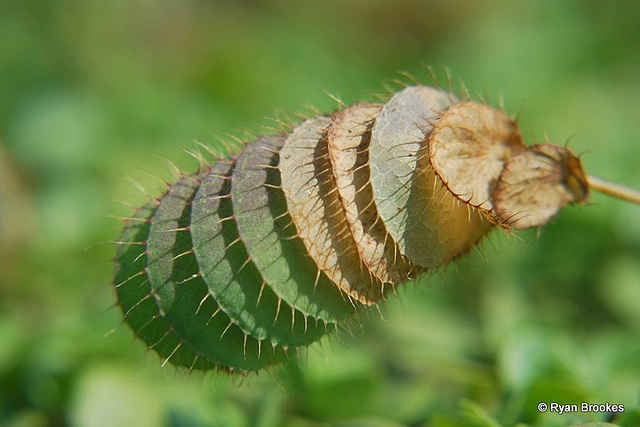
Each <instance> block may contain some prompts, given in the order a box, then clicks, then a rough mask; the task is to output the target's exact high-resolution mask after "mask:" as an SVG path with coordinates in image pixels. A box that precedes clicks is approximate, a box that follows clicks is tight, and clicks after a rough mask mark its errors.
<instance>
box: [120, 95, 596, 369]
mask: <svg viewBox="0 0 640 427" xmlns="http://www.w3.org/2000/svg"><path fill="white" fill-rule="evenodd" d="M586 197H587V185H586V180H585V176H584V173H583V171H582V168H581V166H580V162H579V160H578V158H577V157H576V156H575V155H573V154H572V153H571V152H570V151H568V150H567V149H566V148H561V147H557V146H554V145H551V144H548V143H544V144H538V145H534V146H531V147H527V146H526V145H525V144H524V142H523V140H522V136H521V134H520V132H519V130H518V127H517V125H516V123H515V122H514V121H513V120H511V119H510V118H509V117H508V116H507V115H506V114H505V113H504V112H502V111H500V110H496V109H493V108H491V107H489V106H487V105H485V104H482V103H476V102H471V101H459V100H458V99H457V98H456V97H455V96H453V95H451V94H449V93H446V92H444V91H442V90H440V89H436V88H431V87H426V86H412V87H407V88H406V89H404V90H402V91H400V92H398V93H396V94H395V95H394V96H392V97H391V98H390V99H389V100H388V102H386V103H385V104H357V105H355V106H352V107H348V108H345V109H343V110H341V111H338V112H336V113H334V114H331V115H329V116H322V117H316V118H310V119H308V120H305V121H304V122H303V123H301V124H300V125H299V126H297V127H296V128H295V129H293V131H292V132H291V133H289V134H288V135H277V136H269V137H261V138H258V139H257V140H256V141H253V142H250V143H248V144H246V145H245V146H244V148H243V150H242V152H241V153H239V154H237V155H234V156H231V157H230V158H229V159H224V160H220V161H217V162H215V163H213V164H211V165H208V166H206V167H202V168H201V170H200V171H198V172H197V173H195V174H191V175H185V176H182V177H181V179H180V180H179V181H178V182H176V183H175V184H173V185H171V186H170V187H169V189H168V190H167V191H166V193H165V194H163V195H162V196H161V197H159V198H158V199H157V200H155V201H152V202H149V203H148V204H147V205H145V206H144V207H143V208H141V209H140V210H138V212H137V213H136V214H135V215H134V216H133V217H132V218H130V219H128V220H127V221H126V225H125V229H124V231H123V233H122V236H121V238H120V241H119V243H120V244H119V246H118V250H117V254H116V267H115V280H114V284H115V288H116V293H117V298H118V304H119V305H120V307H121V309H122V311H123V313H124V318H125V321H126V323H127V324H128V325H129V326H130V327H131V328H132V329H133V331H134V332H135V334H136V335H137V336H138V337H139V338H140V339H141V340H143V341H144V342H145V343H146V344H147V346H148V347H149V348H151V349H153V350H154V351H156V352H157V353H158V354H159V355H160V356H161V357H162V358H163V359H164V360H165V362H171V363H173V364H174V365H178V366H185V367H188V368H190V369H201V370H208V369H222V370H226V371H239V372H249V371H258V370H260V369H262V368H265V367H268V366H271V365H275V364H278V363H281V362H283V361H284V360H286V359H287V358H288V357H290V355H291V354H295V353H297V351H298V350H299V349H300V348H304V347H306V346H308V345H310V344H311V343H313V342H315V341H318V340H319V339H320V338H322V337H323V336H324V335H326V334H330V333H331V332H332V331H333V330H335V329H336V328H337V327H340V326H341V325H342V324H343V322H345V321H347V320H348V319H349V318H350V317H352V316H353V315H354V313H356V312H357V311H358V310H362V309H366V308H367V307H370V306H372V305H375V304H377V303H378V302H380V301H381V300H383V299H384V298H385V297H386V295H387V293H388V292H389V291H390V290H392V289H393V288H394V287H395V286H398V285H400V284H401V283H403V282H406V281H409V280H412V279H414V278H416V277H417V276H418V275H420V274H421V273H423V272H425V271H427V270H428V269H432V268H436V267H438V266H441V265H444V264H446V263H448V262H450V261H451V260H453V259H455V258H457V257H459V256H461V255H462V254H464V253H466V252H468V251H469V250H470V249H471V248H473V247H474V246H475V245H476V244H478V242H479V241H480V240H481V239H482V237H483V236H485V235H486V234H487V233H488V232H489V230H490V229H491V228H492V227H494V226H495V225H497V226H499V227H503V228H527V227H534V226H541V225H544V224H546V223H547V222H548V221H549V219H551V218H552V217H553V216H554V215H555V214H556V213H557V212H558V211H559V210H560V209H561V208H562V207H564V206H565V205H566V204H567V203H572V202H583V201H584V200H585V199H586ZM292 352H293V353H292Z"/></svg>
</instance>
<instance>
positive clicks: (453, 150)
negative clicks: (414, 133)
mask: <svg viewBox="0 0 640 427" xmlns="http://www.w3.org/2000/svg"><path fill="white" fill-rule="evenodd" d="M523 149H525V144H524V141H523V139H522V134H521V133H520V130H519V129H518V125H517V124H516V123H515V122H514V121H513V120H511V119H510V118H509V117H508V116H507V115H506V114H505V113H504V112H503V111H500V110H496V109H494V108H491V107H489V106H488V105H485V104H480V103H477V102H460V103H457V104H454V105H452V106H451V107H449V108H448V109H447V111H445V112H444V113H443V114H442V116H441V118H440V119H439V120H437V121H436V122H435V125H434V129H433V132H431V134H430V136H429V158H430V159H431V164H432V165H433V169H434V170H435V171H436V173H437V174H438V176H439V177H440V178H441V179H442V181H443V182H444V184H445V185H446V186H447V188H448V189H449V191H451V192H452V193H453V194H454V195H455V196H456V197H458V198H459V199H460V200H462V201H464V202H465V203H468V204H470V205H471V206H475V207H477V208H481V209H483V210H485V211H490V210H491V209H492V208H493V203H492V201H491V193H492V191H493V187H494V186H495V184H496V182H497V180H498V177H499V176H500V173H502V170H503V169H504V163H505V162H506V161H507V160H508V159H509V157H511V156H512V155H513V153H517V152H519V151H521V150H523Z"/></svg>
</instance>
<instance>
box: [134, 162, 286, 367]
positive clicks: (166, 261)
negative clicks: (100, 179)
mask: <svg viewBox="0 0 640 427" xmlns="http://www.w3.org/2000/svg"><path fill="white" fill-rule="evenodd" d="M230 169H231V168H230V165H228V164H222V163H217V164H215V165H213V166H212V167H211V168H210V169H209V170H205V171H203V172H201V173H199V174H196V175H189V176H185V177H183V178H182V179H180V180H179V181H178V182H177V183H176V184H174V185H173V186H171V188H170V189H169V191H168V192H167V194H165V195H164V196H163V197H162V198H161V200H160V204H159V206H158V209H157V210H156V212H155V213H154V215H153V216H152V218H151V229H150V235H149V240H148V256H147V258H148V267H147V271H148V275H149V280H150V282H151V288H152V292H153V294H154V297H155V299H156V301H157V303H158V307H159V309H160V312H161V313H162V316H163V317H164V319H166V321H167V323H168V325H169V330H171V331H175V332H176V334H178V335H179V336H180V337H181V339H182V342H183V343H184V344H185V345H188V346H189V347H192V348H195V349H197V350H198V351H199V353H200V354H201V355H202V356H204V357H206V358H207V359H208V360H210V361H212V362H213V363H215V364H217V365H220V366H224V367H227V368H230V369H234V370H241V371H257V370H259V369H262V368H264V367H266V366H269V365H271V364H274V363H278V362H281V361H283V360H285V359H286V357H287V356H286V354H285V351H284V350H283V349H281V348H274V349H272V348H271V347H269V348H266V349H263V348H262V344H261V341H259V340H257V339H256V338H254V337H253V336H252V335H250V334H248V333H247V332H245V331H243V330H242V329H241V328H240V327H238V326H237V325H236V324H235V322H234V321H233V319H231V318H230V317H229V316H227V315H225V313H223V312H222V311H221V310H220V309H219V308H220V307H219V304H218V301H217V300H216V299H215V298H214V297H213V296H212V295H211V294H210V293H209V288H208V287H207V284H206V283H205V281H204V280H203V271H202V269H201V266H200V265H199V264H198V262H197V259H196V257H195V256H194V249H193V239H192V234H193V232H192V225H193V224H192V219H191V213H192V204H193V201H194V197H195V196H196V191H199V189H202V187H203V185H204V182H203V181H202V180H203V179H205V180H206V179H207V178H208V177H210V176H216V177H217V181H218V184H219V185H220V187H221V191H224V188H225V186H226V188H227V191H228V179H224V177H225V176H227V177H228V176H229V174H230Z"/></svg>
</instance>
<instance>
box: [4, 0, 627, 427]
mask: <svg viewBox="0 0 640 427" xmlns="http://www.w3.org/2000/svg"><path fill="white" fill-rule="evenodd" d="M639 17H640V10H639V9H638V6H637V5H636V3H635V2H630V1H629V2H625V1H623V2H617V3H615V4H609V3H606V2H591V3H588V4H585V3H584V2H577V1H568V2H550V1H549V2H509V3H505V2H494V1H491V2H472V1H463V2H447V1H436V2H418V1H413V0H401V1H398V2H388V1H382V0H373V1H370V2H339V1H337V0H331V1H328V2H310V3H309V4H308V5H305V7H301V6H300V2H294V1H293V0H284V1H281V2H276V1H258V2H196V1H185V2H181V3H180V4H171V5H170V4H168V3H167V4H165V3H163V2H155V3H153V4H151V3H149V2H141V1H135V0H134V1H127V2H125V1H116V2H59V1H58V2H55V1H50V0H49V1H47V0H40V1H37V0H31V1H13V0H9V1H4V2H0V178H1V179H0V338H1V342H2V345H0V424H2V425H8V426H44V425H69V424H70V425H78V426H85V425H101V426H105V425H118V426H120V425H142V426H144V425H146V426H159V425H176V426H177V425H180V426H186V425H207V426H209V425H235V426H242V425H262V426H276V425H309V426H313V425H319V424H322V423H327V422H330V423H336V424H340V423H342V424H352V425H353V424H362V425H435V426H445V425H447V426H451V425H460V426H463V425H491V423H492V421H495V422H496V423H498V424H500V425H515V424H517V423H524V424H527V425H539V426H560V425H566V424H571V423H573V424H579V423H586V422H605V421H607V420H609V418H608V416H607V415H606V414H603V413H592V414H583V413H575V414H563V415H559V414H557V413H551V412H546V413H544V414H541V413H539V412H538V411H537V409H536V405H537V403H538V402H540V401H547V402H549V401H552V400H555V401H558V402H560V403H578V402H580V401H582V400H584V401H587V402H590V403H604V402H610V403H623V404H625V408H627V409H626V410H625V412H624V413H623V414H620V415H618V416H617V417H615V418H614V419H613V420H612V422H613V423H616V424H619V425H626V426H634V425H638V420H639V419H640V412H639V411H638V409H637V408H638V394H639V388H638V384H640V356H639V354H640V353H639V352H640V350H639V344H638V343H639V342H640V323H639V322H640V320H639V318H638V313H640V305H639V304H640V302H639V301H640V299H639V298H638V297H637V295H638V283H640V270H639V268H638V265H639V263H640V261H639V257H638V254H639V253H640V222H639V218H640V216H639V215H638V210H637V207H634V206H625V205H623V204H622V203H621V202H617V201H613V200H611V199H608V198H605V197H603V196H597V195H594V196H593V197H592V199H591V201H592V204H591V206H587V207H582V208H571V209H568V210H566V211H565V212H563V213H562V215H561V216H560V217H558V218H557V219H556V220H555V221H554V222H553V223H552V224H551V225H550V226H549V227H547V228H545V229H544V230H543V231H542V232H541V233H540V235H539V236H536V234H535V232H525V233H521V234H520V236H521V240H524V242H522V241H519V240H520V239H513V238H511V239H510V238H504V237H501V236H498V235H497V234H496V235H495V236H493V237H492V238H491V239H490V240H491V241H492V242H494V244H490V243H489V244H485V245H483V248H482V254H480V255H479V254H477V253H472V254H470V255H469V257H467V258H466V259H465V260H462V261H461V262H459V263H458V264H456V265H455V266H452V267H450V268H448V269H447V270H446V271H442V272H441V273H437V274H435V275H434V276H433V277H431V278H430V279H429V281H428V282H427V283H425V284H417V285H415V286H412V287H410V288H409V289H407V290H404V291H401V292H399V294H400V295H398V296H397V297H394V298H392V301H390V302H389V303H388V304H386V306H385V307H383V308H382V312H383V315H384V318H385V319H387V320H386V321H382V320H381V319H379V318H378V317H377V316H375V315H371V316H366V317H365V318H363V319H361V320H359V321H358V323H360V322H362V323H363V324H364V329H365V330H366V333H364V334H358V333H356V335H357V336H356V337H355V339H354V338H352V337H350V336H349V335H348V334H345V333H343V332H341V331H338V337H339V339H340V342H339V343H335V342H326V343H323V346H322V347H321V348H318V349H316V350H313V351H310V352H309V354H308V357H307V359H308V360H309V361H308V363H307V362H306V361H302V362H301V363H299V364H293V366H289V367H288V370H287V371H286V372H284V373H278V374H277V375H276V376H277V379H274V377H273V376H272V375H269V374H263V375H260V376H259V377H251V378H248V379H246V380H245V383H247V384H240V385H239V384H238V382H239V380H238V379H229V378H227V377H226V376H225V375H224V374H223V375H214V374H208V375H206V376H204V378H202V377H201V376H200V374H192V375H191V376H190V377H189V378H187V379H185V378H184V377H185V375H186V369H185V370H184V371H178V373H179V374H177V375H176V374H174V369H173V368H166V367H165V368H164V369H160V368H159V367H158V366H159V364H160V363H158V361H157V360H156V359H158V358H157V357H156V356H155V354H154V353H152V352H145V349H144V345H143V344H142V343H139V342H135V341H134V342H133V343H132V341H133V339H132V334H131V332H130V331H129V329H128V328H126V327H125V326H123V325H122V324H121V319H120V313H119V312H118V310H117V309H109V306H110V305H111V304H113V302H114V295H113V292H112V289H111V287H110V285H109V283H108V282H109V281H110V280H111V276H112V268H113V267H112V265H111V264H110V263H105V262H104V261H105V260H108V259H110V258H112V257H113V256H114V254H115V249H114V247H113V245H111V244H105V245H98V246H94V245H93V244H94V243H95V242H97V241H111V240H115V239H117V238H118V236H119V230H120V228H121V223H119V222H117V221H111V220H110V219H108V218H107V219H105V218H103V217H102V216H103V214H104V213H105V212H112V213H114V214H116V215H118V216H123V217H129V216H131V215H133V212H132V209H130V208H127V207H120V206H119V205H117V204H115V203H113V202H111V200H112V199H114V198H122V197H123V196H122V195H123V194H124V195H131V196H130V197H127V201H128V202H131V203H132V204H134V205H143V204H144V203H145V202H146V201H147V197H146V196H142V197H140V196H135V190H133V189H132V186H131V185H130V184H129V183H128V182H127V179H126V177H127V176H133V177H134V178H135V180H136V181H139V182H140V183H141V184H142V186H144V187H145V188H149V189H150V191H151V192H152V193H153V195H154V196H157V195H158V194H160V192H161V191H164V188H163V187H159V186H158V185H157V182H156V181H155V179H154V178H149V177H148V175H147V174H146V172H149V174H150V175H154V176H160V177H161V178H162V179H164V180H167V181H171V182H173V181H175V180H176V178H175V177H171V176H170V174H169V173H167V172H166V168H165V167H164V165H163V162H162V161H161V160H159V159H157V158H155V157H154V156H153V155H152V154H160V155H162V156H163V157H167V158H170V159H172V161H174V162H176V163H177V165H178V167H179V168H180V169H181V170H186V171H194V170H195V169H196V167H197V166H196V165H194V164H193V163H189V160H188V159H189V158H188V156H186V155H185V154H184V153H183V152H182V151H181V149H180V147H185V146H186V147H190V146H191V142H190V141H191V140H192V139H194V138H195V139H200V140H202V141H204V142H205V143H207V144H211V145H216V144H217V140H216V138H214V137H212V136H211V134H210V132H211V131H214V132H222V133H226V132H233V131H234V129H237V128H242V129H248V130H250V131H253V132H261V130H260V125H264V124H267V125H268V124H269V123H270V121H268V120H266V119H265V120H262V118H263V117H273V116H274V115H275V113H274V111H275V110H278V109H282V110H288V111H297V110H298V108H299V106H300V105H302V104H303V102H304V101H305V100H308V101H309V102H311V103H312V104H313V105H315V106H317V107H318V108H319V109H320V110H322V111H330V110H331V109H332V108H334V105H335V104H334V101H332V100H331V99H330V98H329V97H327V96H326V95H325V94H324V93H323V91H324V90H326V91H329V92H331V93H336V92H337V93H339V94H340V95H341V96H342V98H343V100H344V101H345V102H347V103H352V102H353V101H354V100H356V99H359V98H360V97H363V96H365V97H366V96H367V95H368V94H371V93H372V92H376V91H381V82H382V83H384V82H385V81H386V80H385V79H389V78H393V76H394V73H395V72H396V71H397V70H405V71H408V72H411V73H413V74H415V75H417V76H418V77H419V78H420V79H421V80H423V81H425V82H428V81H429V78H428V75H429V73H428V72H426V71H425V70H424V69H423V68H422V66H421V64H422V63H429V64H431V65H433V66H435V67H436V69H437V70H439V69H441V67H442V66H449V67H450V68H451V69H452V71H453V74H454V77H455V78H456V79H457V78H460V79H461V80H463V81H464V82H465V83H466V84H467V85H468V86H469V87H470V89H472V90H474V91H477V92H480V93H482V92H483V91H485V90H486V92H488V93H489V94H490V96H489V98H490V99H491V102H492V103H493V104H494V105H497V95H496V94H497V93H499V92H501V93H502V94H503V95H504V98H505V101H506V102H505V104H506V110H507V111H509V112H517V111H519V110H520V109H522V111H523V114H522V115H521V118H520V120H519V122H520V124H521V127H522V128H523V134H524V135H525V137H527V139H530V138H529V137H530V135H532V134H533V133H535V134H537V135H538V136H540V135H541V133H542V131H546V132H547V133H548V134H549V136H550V138H551V139H553V140H556V141H562V140H563V139H566V138H568V137H569V136H571V135H573V138H572V139H571V141H570V146H571V148H572V149H573V150H574V151H575V152H578V153H585V154H584V155H583V156H582V162H583V164H584V165H585V169H586V170H588V171H589V172H590V173H593V174H596V175H599V176H606V177H607V178H610V179H612V180H616V181H621V182H626V183H628V184H630V185H631V186H634V187H640V181H639V177H638V172H637V171H638V170H640V146H639V145H638V144H637V143H636V141H637V135H638V134H640V122H638V120H637V115H638V107H637V105H638V102H637V100H638V99H639V97H640V84H639V82H638V78H637V76H638V75H640V69H639V67H638V55H637V52H638V51H640V35H639V34H640V33H638V31H637V28H638V27H639V26H640V22H638V21H639V19H640V18H639ZM438 74H439V75H440V76H441V77H440V82H441V83H444V82H445V81H446V80H445V79H444V78H442V75H443V73H438ZM445 85H446V84H445ZM140 165H143V167H142V168H143V169H144V171H140V170H139V166H140ZM149 214H150V213H149ZM145 215H146V214H145ZM131 232H132V233H134V231H133V230H132V231H131ZM141 232H143V231H141ZM134 237H135V236H134ZM138 255H139V254H138ZM138 255H135V256H134V258H135V257H137V256H138ZM132 256H133V254H132ZM206 314H207V313H204V312H203V315H206ZM140 321H141V322H142V319H141V320H140ZM352 329H353V328H352ZM149 333H150V334H151V331H149ZM149 339H150V340H151V339H152V338H149ZM127 349H128V350H127ZM188 360H190V359H189V356H188V355H185V363H184V364H185V365H186V364H188ZM285 390H286V391H285ZM347 391H349V392H350V394H348V395H347V394H346V392H347ZM341 395H345V397H344V398H340V396H341ZM461 402H463V403H461ZM483 423H484V424H483Z"/></svg>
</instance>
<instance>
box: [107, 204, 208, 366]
mask: <svg viewBox="0 0 640 427" xmlns="http://www.w3.org/2000/svg"><path fill="white" fill-rule="evenodd" d="M156 208H157V207H156V203H155V202H150V203H148V204H147V205H145V206H143V207H142V208H140V209H139V210H138V211H137V212H136V214H135V215H134V216H133V217H132V218H130V219H128V220H127V221H126V225H125V228H124V231H123V233H122V235H121V236H120V239H119V245H118V250H117V253H116V262H115V279H114V287H115V290H116V297H117V305H118V306H119V307H120V309H121V310H122V313H123V317H124V321H125V322H126V323H127V325H129V327H131V329H132V330H133V332H134V334H135V335H136V337H137V338H139V339H140V340H142V341H143V342H144V343H145V344H146V345H147V346H148V347H149V348H150V349H153V350H154V351H155V352H156V353H157V354H158V355H159V356H160V357H161V358H162V359H164V360H170V361H171V363H172V364H174V365H176V366H183V367H187V368H195V369H202V370H208V369H214V368H216V367H217V365H216V364H215V363H212V362H211V361H209V360H208V359H207V358H206V357H202V356H201V353H200V351H198V350H197V349H195V348H193V347H190V346H186V345H182V343H183V341H182V338H181V337H180V336H179V335H178V334H177V333H176V331H174V330H172V329H171V327H170V324H169V323H168V322H167V320H166V319H165V318H164V316H163V315H162V313H161V312H160V309H159V308H158V306H157V304H156V300H155V298H154V296H153V292H152V290H151V284H150V282H149V278H148V276H147V246H146V245H147V239H148V238H149V231H150V228H151V222H150V218H151V216H153V214H154V212H155V211H156Z"/></svg>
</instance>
